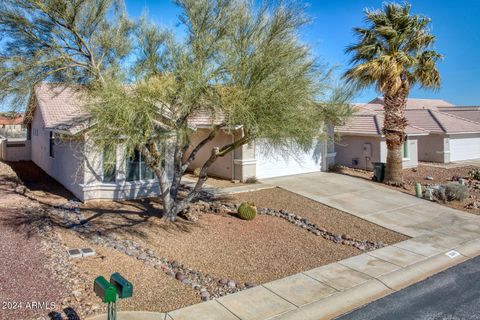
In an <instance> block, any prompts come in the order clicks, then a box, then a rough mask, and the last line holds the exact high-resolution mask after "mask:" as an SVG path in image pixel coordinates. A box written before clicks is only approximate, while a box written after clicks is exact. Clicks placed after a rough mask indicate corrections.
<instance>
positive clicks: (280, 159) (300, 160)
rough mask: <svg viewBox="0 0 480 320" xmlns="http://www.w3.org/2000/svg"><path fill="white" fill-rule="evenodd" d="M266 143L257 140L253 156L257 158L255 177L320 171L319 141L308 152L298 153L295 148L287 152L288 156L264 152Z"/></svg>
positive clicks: (320, 150) (320, 147) (263, 177)
mask: <svg viewBox="0 0 480 320" xmlns="http://www.w3.org/2000/svg"><path fill="white" fill-rule="evenodd" d="M267 147H268V143H267V142H265V141H257V142H256V149H255V158H256V160H257V178H258V179H265V178H274V177H281V176H288V175H293V174H301V173H308V172H316V171H321V167H322V157H321V154H322V145H321V144H320V143H319V144H317V146H315V148H313V149H312V150H310V151H309V152H301V153H298V152H297V151H296V150H293V149H292V150H291V152H289V154H290V156H287V157H285V156H280V155H275V153H272V152H268V153H267V152H265V150H266V148H267Z"/></svg>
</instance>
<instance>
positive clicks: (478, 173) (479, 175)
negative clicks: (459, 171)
mask: <svg viewBox="0 0 480 320" xmlns="http://www.w3.org/2000/svg"><path fill="white" fill-rule="evenodd" d="M468 176H469V177H470V178H472V179H474V180H480V168H475V169H472V170H470V171H469V172H468Z"/></svg>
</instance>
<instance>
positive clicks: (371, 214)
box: [96, 173, 480, 320]
mask: <svg viewBox="0 0 480 320" xmlns="http://www.w3.org/2000/svg"><path fill="white" fill-rule="evenodd" d="M263 183H264V184H269V185H271V186H279V187H282V188H284V189H286V190H289V191H292V192H295V193H298V194H300V195H303V196H305V197H308V198H310V199H313V200H316V201H319V202H321V203H324V204H326V205H329V206H331V207H334V208H337V209H340V210H343V211H345V212H348V213H350V214H352V215H355V216H358V217H360V218H362V219H365V220H368V221H371V222H373V223H376V224H378V225H381V226H384V227H386V228H388V229H391V230H394V231H397V232H400V233H403V234H406V235H408V236H410V237H412V239H409V240H407V241H403V242H400V243H397V244H395V245H392V246H389V247H385V248H382V249H379V250H375V251H371V252H368V253H365V254H361V255H359V256H355V257H352V258H349V259H346V260H342V261H339V262H337V263H333V264H330V265H326V266H322V267H319V268H316V269H313V270H309V271H305V272H303V273H299V274H296V275H293V276H290V277H287V278H283V279H279V280H276V281H273V282H270V283H266V284H263V285H261V286H258V287H255V288H253V289H249V290H245V291H242V292H239V293H236V294H231V295H228V296H225V297H222V298H220V299H217V300H212V301H209V302H206V303H201V304H197V305H193V306H189V307H186V308H183V309H180V310H176V311H173V312H170V313H168V314H166V315H164V314H158V319H160V318H162V317H164V318H165V319H168V320H187V319H192V320H203V319H205V320H207V319H208V320H217V319H218V320H220V319H221V320H230V319H231V320H234V319H235V320H238V319H240V320H267V319H273V320H308V319H311V320H318V319H331V318H334V317H336V316H339V315H342V314H344V313H346V312H348V311H350V310H353V309H355V308H358V307H360V306H362V305H364V304H366V303H368V302H370V301H373V300H376V299H378V298H381V297H383V296H385V295H388V294H391V293H393V292H395V291H398V290H400V289H402V288H405V287H406V286H409V285H411V284H413V283H416V282H418V281H421V280H423V279H425V278H427V277H429V276H431V275H433V274H435V273H438V272H440V271H442V270H445V269H447V268H449V267H451V266H454V265H456V264H458V263H461V262H463V261H465V260H467V259H469V258H473V257H475V256H478V255H480V217H477V216H474V215H470V214H468V213H465V212H459V211H456V210H453V209H450V208H447V207H444V206H441V205H438V204H436V203H432V202H428V201H425V200H422V199H417V198H415V197H413V196H410V195H407V194H403V193H401V192H397V191H394V190H391V189H388V188H384V187H382V186H381V185H377V184H374V183H370V182H368V181H363V180H361V179H357V178H352V177H348V176H344V175H337V174H332V173H313V174H306V175H299V176H291V177H285V178H279V179H270V180H265V181H263ZM139 316H140V314H137V316H136V317H135V318H134V319H138V320H141V319H153V318H142V317H139ZM149 316H151V314H150V315H149ZM96 319H101V318H96ZM120 319H121V320H127V319H133V318H129V317H120ZM155 319H157V318H155ZM162 319H163V318H162Z"/></svg>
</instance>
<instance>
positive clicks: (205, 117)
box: [188, 111, 225, 127]
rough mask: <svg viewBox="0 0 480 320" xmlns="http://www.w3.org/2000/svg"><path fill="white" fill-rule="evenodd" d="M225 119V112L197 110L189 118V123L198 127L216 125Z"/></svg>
mask: <svg viewBox="0 0 480 320" xmlns="http://www.w3.org/2000/svg"><path fill="white" fill-rule="evenodd" d="M212 116H213V117H212ZM223 121H225V114H224V113H223V112H216V113H215V114H212V112H209V111H197V112H195V113H194V114H193V115H192V116H190V117H189V118H188V123H189V124H190V125H193V126H198V127H205V126H211V125H216V124H220V123H222V122H223Z"/></svg>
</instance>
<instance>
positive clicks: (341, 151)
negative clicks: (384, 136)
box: [335, 135, 381, 170]
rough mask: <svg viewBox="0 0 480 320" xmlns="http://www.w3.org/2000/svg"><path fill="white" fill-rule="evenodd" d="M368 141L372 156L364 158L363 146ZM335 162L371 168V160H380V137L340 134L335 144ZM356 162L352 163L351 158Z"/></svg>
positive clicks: (354, 166) (348, 165)
mask: <svg viewBox="0 0 480 320" xmlns="http://www.w3.org/2000/svg"><path fill="white" fill-rule="evenodd" d="M365 143H369V144H370V145H371V148H372V156H371V157H370V159H366V158H365V156H364V155H363V147H364V144H365ZM335 153H336V155H335V163H336V164H339V165H343V166H347V167H352V168H359V169H367V170H371V169H372V168H373V167H372V162H379V161H381V150H380V138H378V137H369V136H364V137H362V136H347V135H344V136H341V137H340V140H339V141H337V143H336V144H335ZM354 158H355V159H357V160H358V164H357V165H355V164H354V163H353V159H354Z"/></svg>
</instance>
